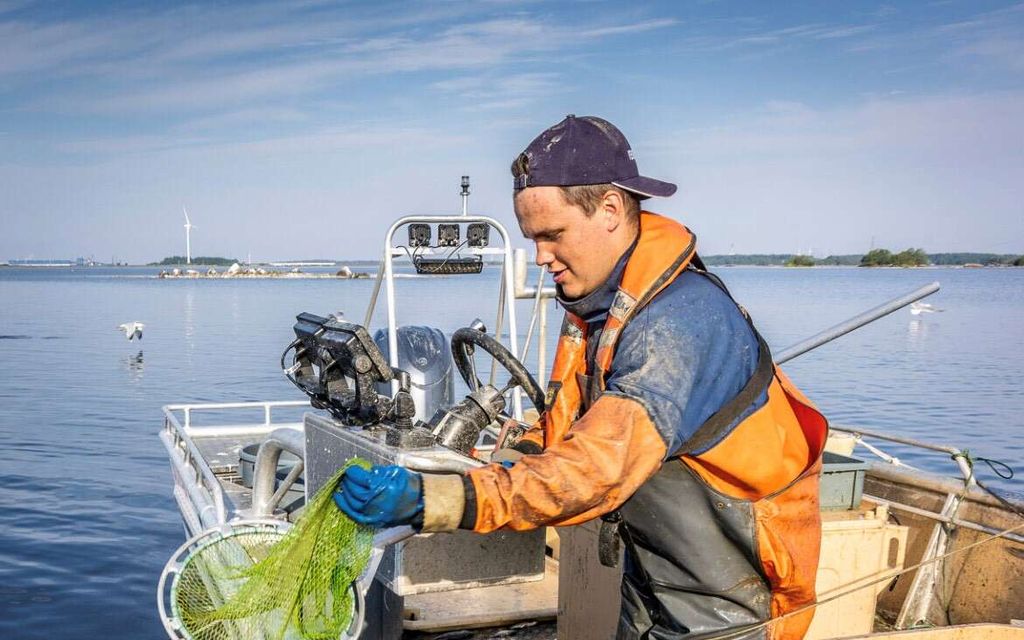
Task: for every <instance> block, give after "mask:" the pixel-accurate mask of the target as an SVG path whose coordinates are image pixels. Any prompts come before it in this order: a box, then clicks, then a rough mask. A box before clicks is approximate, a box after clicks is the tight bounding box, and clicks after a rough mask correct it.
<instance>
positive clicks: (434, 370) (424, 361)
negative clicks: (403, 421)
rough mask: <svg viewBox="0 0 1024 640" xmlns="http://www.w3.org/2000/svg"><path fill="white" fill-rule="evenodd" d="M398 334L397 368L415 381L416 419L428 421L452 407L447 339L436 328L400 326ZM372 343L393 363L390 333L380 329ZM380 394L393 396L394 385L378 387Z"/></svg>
mask: <svg viewBox="0 0 1024 640" xmlns="http://www.w3.org/2000/svg"><path fill="white" fill-rule="evenodd" d="M397 333H398V368H399V369H402V370H403V371H405V372H406V373H408V374H409V379H410V381H411V382H412V388H411V389H410V392H411V393H412V399H413V402H414V403H415V404H416V416H415V417H414V418H413V419H414V420H422V421H424V422H426V421H427V420H430V417H431V416H433V415H434V412H435V411H437V410H438V409H439V408H440V407H448V406H450V405H451V404H452V397H453V395H454V393H455V392H454V379H453V378H452V375H453V370H454V367H453V365H452V352H451V348H450V347H449V346H448V338H447V337H446V336H445V335H444V333H443V332H442V331H441V330H440V329H435V328H433V327H399V328H398V332H397ZM373 341H374V342H376V343H377V347H378V348H380V351H381V353H383V354H384V357H385V358H387V359H388V362H390V355H389V350H388V332H387V331H386V330H384V329H378V330H377V332H376V333H375V334H374V335H373ZM377 393H380V394H382V395H386V396H389V397H390V396H391V383H390V382H387V383H381V384H378V385H377Z"/></svg>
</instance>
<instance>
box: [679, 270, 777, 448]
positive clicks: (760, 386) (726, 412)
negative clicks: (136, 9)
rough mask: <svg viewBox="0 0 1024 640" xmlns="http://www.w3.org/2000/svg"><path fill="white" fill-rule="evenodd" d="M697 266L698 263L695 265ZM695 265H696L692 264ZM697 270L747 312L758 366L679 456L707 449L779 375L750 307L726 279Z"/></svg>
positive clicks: (699, 429) (690, 438)
mask: <svg viewBox="0 0 1024 640" xmlns="http://www.w3.org/2000/svg"><path fill="white" fill-rule="evenodd" d="M694 266H696V265H694ZM691 268H693V267H691ZM693 270H694V271H696V272H697V273H700V274H701V275H703V276H706V277H707V278H708V280H710V281H711V282H712V283H714V284H715V286H717V287H718V288H719V289H721V290H722V291H723V292H724V293H725V295H727V296H729V299H730V300H732V302H733V304H735V305H736V307H737V308H738V309H739V310H740V313H742V314H743V318H744V319H745V320H746V321H747V325H749V326H750V330H751V331H753V332H754V337H755V338H756V339H757V366H756V367H755V368H754V373H753V375H751V376H750V379H749V380H747V383H746V384H745V385H743V388H742V389H740V391H739V393H737V394H736V395H735V396H733V397H732V399H731V400H729V401H728V402H726V403H725V404H724V405H722V407H721V408H720V409H719V410H718V411H716V412H715V413H714V414H712V415H711V417H710V418H708V419H707V420H705V421H704V423H703V424H701V425H700V426H699V427H697V430H696V431H694V432H693V435H692V436H690V437H689V438H688V439H687V440H686V442H685V443H684V444H683V446H682V447H680V449H679V451H678V452H677V453H676V456H682V455H687V454H691V453H693V452H694V451H703V450H704V449H707V448H708V447H710V446H711V445H712V444H714V443H715V441H716V440H718V438H719V437H720V436H721V434H722V432H724V431H725V430H726V429H728V428H729V426H730V425H731V424H732V423H733V422H735V421H736V418H738V417H739V416H740V415H741V414H742V413H743V412H744V411H745V410H746V409H747V407H749V406H750V405H751V404H753V403H754V401H755V400H757V398H758V397H759V396H760V395H761V394H762V393H763V392H764V390H765V389H767V388H768V385H770V384H771V383H772V379H773V378H774V377H775V363H774V362H773V361H772V354H771V350H770V349H769V348H768V343H767V342H765V341H764V338H762V337H761V334H760V333H758V331H757V328H756V327H755V326H754V322H753V320H751V319H750V315H749V314H748V313H747V310H746V309H744V308H743V307H742V306H741V305H740V304H739V303H738V302H736V299H735V298H733V297H732V294H731V293H729V290H728V289H727V288H726V287H725V283H724V282H722V280H721V279H720V278H719V277H718V276H716V275H715V274H713V273H711V272H709V271H705V270H703V269H701V268H699V267H697V268H693Z"/></svg>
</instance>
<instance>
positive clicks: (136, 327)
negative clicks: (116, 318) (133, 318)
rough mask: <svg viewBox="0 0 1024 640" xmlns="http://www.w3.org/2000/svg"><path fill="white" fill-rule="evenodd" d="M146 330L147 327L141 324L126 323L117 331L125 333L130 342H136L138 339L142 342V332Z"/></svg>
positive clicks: (118, 326)
mask: <svg viewBox="0 0 1024 640" xmlns="http://www.w3.org/2000/svg"><path fill="white" fill-rule="evenodd" d="M145 328H146V325H144V324H142V323H141V322H126V323H124V324H119V325H117V330H118V331H124V337H126V338H128V340H135V339H136V338H138V339H139V341H141V340H142V330H143V329H145Z"/></svg>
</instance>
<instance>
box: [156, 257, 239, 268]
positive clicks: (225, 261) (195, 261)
mask: <svg viewBox="0 0 1024 640" xmlns="http://www.w3.org/2000/svg"><path fill="white" fill-rule="evenodd" d="M236 262H239V260H238V258H221V257H217V256H197V257H195V258H192V265H191V266H195V265H204V266H217V267H230V266H231V265H233V264H234V263H236ZM150 264H151V265H154V266H158V267H164V266H172V267H180V266H189V265H188V261H187V260H186V259H185V256H169V257H167V258H164V259H163V260H161V261H160V262H151V263H150Z"/></svg>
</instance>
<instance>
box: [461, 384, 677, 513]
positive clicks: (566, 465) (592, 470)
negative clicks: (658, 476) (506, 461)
mask: <svg viewBox="0 0 1024 640" xmlns="http://www.w3.org/2000/svg"><path fill="white" fill-rule="evenodd" d="M665 454H666V448H665V442H664V441H663V440H662V438H661V435H660V434H659V433H658V430H657V429H656V428H655V426H654V423H652V422H651V419H650V416H648V414H647V410H646V409H645V408H644V407H643V405H641V404H640V403H639V402H637V401H636V400H633V399H630V398H626V397H623V396H619V395H610V394H605V395H602V396H601V397H600V398H599V399H598V400H597V402H595V403H594V405H593V406H592V407H591V408H590V410H589V411H587V412H586V414H584V416H583V417H582V418H580V419H579V420H577V421H576V422H575V423H574V424H573V425H572V427H570V429H569V432H568V434H567V435H566V437H565V439H564V440H562V441H561V442H555V443H550V445H549V446H548V448H547V449H545V450H544V452H543V453H540V454H537V455H527V456H523V458H522V459H521V460H520V461H519V462H517V463H516V464H515V465H513V466H512V467H511V468H505V467H503V466H501V465H499V464H491V465H487V466H485V467H480V468H477V469H473V470H472V471H470V472H469V473H468V478H469V480H470V481H471V483H472V486H473V491H474V493H475V503H476V518H475V524H474V526H473V530H474V531H477V532H479V533H487V532H490V531H494V530H496V529H500V528H502V527H507V528H509V529H514V530H525V529H534V528H537V527H542V526H547V525H570V524H577V523H580V522H585V521H587V520H591V519H593V518H596V517H597V516H600V515H602V514H605V513H608V512H609V511H613V510H614V509H616V508H618V507H619V506H621V505H622V504H623V503H624V502H625V501H626V500H628V499H629V497H630V496H632V495H633V493H634V492H635V491H636V490H637V489H638V488H639V487H640V485H641V484H643V483H644V482H646V481H647V479H648V478H650V477H651V476H652V475H654V473H655V472H656V471H657V470H658V469H659V468H660V467H661V463H662V459H663V458H664V456H665ZM463 526H465V525H463Z"/></svg>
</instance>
